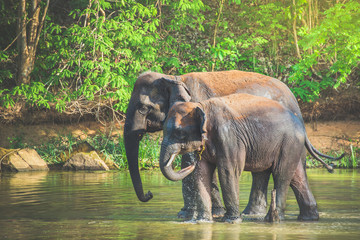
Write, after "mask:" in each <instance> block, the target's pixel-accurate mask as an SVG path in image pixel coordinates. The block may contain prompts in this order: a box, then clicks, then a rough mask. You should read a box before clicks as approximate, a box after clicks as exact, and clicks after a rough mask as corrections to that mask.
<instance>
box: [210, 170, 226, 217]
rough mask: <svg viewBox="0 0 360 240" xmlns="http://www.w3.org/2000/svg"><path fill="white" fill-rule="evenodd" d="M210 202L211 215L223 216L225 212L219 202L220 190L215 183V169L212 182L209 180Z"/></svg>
mask: <svg viewBox="0 0 360 240" xmlns="http://www.w3.org/2000/svg"><path fill="white" fill-rule="evenodd" d="M211 202H212V209H211V211H212V216H213V217H214V218H220V217H223V216H224V214H225V209H224V207H223V204H222V202H221V197H220V191H219V187H218V184H217V176H216V171H214V174H213V178H212V182H211Z"/></svg>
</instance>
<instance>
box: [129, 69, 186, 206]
mask: <svg viewBox="0 0 360 240" xmlns="http://www.w3.org/2000/svg"><path fill="white" fill-rule="evenodd" d="M170 78H174V77H170V76H166V75H164V74H159V73H153V72H150V73H145V74H142V75H140V76H139V77H138V79H137V80H136V82H135V85H134V89H133V92H132V94H131V98H130V102H129V105H128V109H127V112H126V120H125V127H124V143H125V150H126V156H127V160H128V166H129V172H130V175H131V180H132V182H133V186H134V189H135V192H136V195H137V197H138V199H139V200H140V201H142V202H147V201H149V200H150V199H151V198H152V193H151V192H150V191H149V192H148V193H147V194H146V195H144V191H143V187H142V182H141V178H140V173H139V164H138V154H139V142H140V140H141V139H142V137H143V135H144V133H146V132H156V131H160V130H161V129H162V126H163V123H164V121H165V118H166V115H167V113H168V110H169V108H170V107H171V106H172V105H173V104H174V103H175V102H177V101H190V99H191V97H190V93H189V91H188V89H187V87H186V85H185V84H184V83H183V82H181V81H179V80H177V78H176V77H175V79H174V80H173V79H170Z"/></svg>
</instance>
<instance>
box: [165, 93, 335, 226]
mask: <svg viewBox="0 0 360 240" xmlns="http://www.w3.org/2000/svg"><path fill="white" fill-rule="evenodd" d="M163 132H164V139H163V142H162V145H161V153H160V168H161V171H162V173H163V174H164V176H165V177H166V178H168V179H169V180H173V181H178V180H182V179H184V178H185V177H186V176H187V175H189V174H190V173H191V172H192V171H194V169H195V173H194V174H193V175H194V178H195V184H194V192H195V193H196V194H197V198H196V201H195V203H196V208H195V209H196V211H195V214H194V216H193V219H196V220H201V221H204V220H205V221H211V220H212V214H211V205H212V203H211V198H210V196H211V181H212V176H213V174H214V171H215V168H217V169H218V176H219V180H220V186H221V190H222V193H223V200H224V203H225V208H226V214H225V216H224V218H223V220H224V221H227V222H237V221H239V220H241V217H240V211H239V177H240V175H241V173H242V171H244V170H245V171H251V172H268V173H272V175H273V178H274V189H276V209H277V211H278V213H279V216H280V219H283V218H284V210H285V201H286V194H287V192H288V187H289V185H290V183H291V181H292V179H293V177H294V175H295V174H296V173H297V172H300V173H301V176H298V178H299V179H300V181H301V182H302V183H301V185H302V186H307V185H308V183H307V177H306V175H305V172H304V170H303V163H302V161H301V156H302V154H303V152H304V149H305V147H306V149H307V150H308V151H309V153H310V154H311V155H312V156H313V157H315V158H316V159H318V160H319V161H321V162H322V163H323V164H324V165H325V166H326V167H327V168H328V170H329V171H332V167H330V166H328V165H326V164H325V163H324V162H323V161H322V160H321V159H320V158H319V157H318V156H317V155H316V154H315V153H314V151H313V150H312V148H311V144H310V142H309V140H308V138H307V136H306V131H305V128H304V126H303V123H302V122H301V121H300V120H299V118H298V117H296V116H295V115H294V113H293V112H292V111H290V110H288V109H287V108H285V107H284V106H283V105H282V104H280V103H279V102H276V101H273V100H270V99H268V98H265V97H258V96H253V95H249V94H243V93H241V94H232V95H229V96H225V97H220V98H211V99H209V100H205V101H201V102H199V103H193V102H186V103H176V104H174V105H173V107H172V108H171V109H170V111H169V113H168V116H167V119H166V121H165V124H164V130H163ZM194 151H196V152H198V153H199V154H201V156H200V157H201V158H200V157H198V158H197V159H194V162H193V163H192V164H191V165H189V166H188V167H186V168H184V169H182V170H180V171H179V172H175V171H174V170H173V168H172V163H173V160H174V159H175V157H176V156H177V155H178V154H187V153H190V152H194ZM195 166H196V167H195ZM302 191H307V192H306V193H305V192H302ZM297 194H299V196H296V197H297V199H299V197H301V196H312V194H311V192H310V190H309V189H308V188H306V189H299V193H298V192H295V195H297ZM300 207H301V206H300ZM309 207H311V208H312V211H313V212H317V209H316V202H315V199H311V200H310V202H309ZM300 218H301V217H300Z"/></svg>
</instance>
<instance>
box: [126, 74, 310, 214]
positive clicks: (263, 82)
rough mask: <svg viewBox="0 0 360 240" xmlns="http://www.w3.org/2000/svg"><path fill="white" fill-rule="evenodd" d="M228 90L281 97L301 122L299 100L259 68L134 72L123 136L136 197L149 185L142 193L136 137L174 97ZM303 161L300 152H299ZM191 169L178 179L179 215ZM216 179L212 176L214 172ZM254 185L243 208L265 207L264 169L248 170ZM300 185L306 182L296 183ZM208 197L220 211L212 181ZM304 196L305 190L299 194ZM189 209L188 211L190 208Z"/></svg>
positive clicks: (188, 194) (187, 199) (152, 126)
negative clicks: (180, 185)
mask: <svg viewBox="0 0 360 240" xmlns="http://www.w3.org/2000/svg"><path fill="white" fill-rule="evenodd" d="M233 93H248V94H252V95H256V96H265V97H267V98H270V99H273V100H275V101H278V102H280V103H281V104H283V105H284V106H286V107H287V108H288V109H290V111H292V112H293V113H294V114H295V115H296V116H297V117H298V118H299V120H300V122H303V120H302V117H301V112H300V109H299V106H298V103H297V101H296V99H295V97H294V95H293V94H292V93H291V91H290V90H289V88H288V87H287V86H286V85H285V84H284V83H282V82H281V81H279V80H277V79H274V78H271V77H268V76H264V75H261V74H258V73H252V72H242V71H225V72H211V73H210V72H209V73H207V72H205V73H189V74H185V75H182V76H177V77H175V76H170V75H164V74H160V73H155V72H147V73H144V74H142V75H140V76H139V77H138V79H137V80H136V82H135V85H134V89H133V92H132V95H131V99H130V102H129V105H128V109H127V113H126V120H125V127H124V142H125V148H126V155H127V159H128V165H129V171H130V175H131V179H132V182H133V186H134V189H135V192H136V194H137V197H138V199H139V200H140V201H143V202H146V201H148V200H150V199H151V198H152V194H151V192H150V191H149V192H148V193H147V194H144V192H143V187H142V181H141V178H140V173H139V167H138V150H139V142H140V141H141V139H142V137H143V134H144V133H146V132H156V131H160V130H162V129H163V124H164V121H165V118H166V116H167V114H168V111H169V108H170V107H171V106H172V105H173V104H174V103H176V102H198V101H202V100H206V99H209V98H212V97H219V96H225V95H229V94H233ZM189 159H191V158H190V157H188V156H187V155H183V160H182V166H183V167H184V168H185V167H187V166H189V165H190V163H191V161H190V160H189ZM303 163H305V158H303ZM191 176H192V174H190V175H189V176H188V177H187V178H185V179H184V180H183V197H184V208H183V209H182V210H183V211H182V212H181V213H182V214H181V215H182V216H185V217H186V216H187V215H188V214H187V212H191V211H192V208H193V202H194V194H193V191H192V189H191V186H192V182H193V179H192V177H191ZM213 178H214V179H216V177H213ZM253 179H254V181H253V186H252V190H251V194H250V199H249V204H248V206H247V207H246V209H245V212H246V213H252V214H254V213H255V214H256V213H265V211H266V188H264V187H263V186H264V185H267V182H268V179H269V174H257V173H256V174H253ZM292 184H295V186H294V187H295V188H297V189H302V188H304V187H306V186H297V184H299V182H298V181H296V182H293V183H292ZM212 186H213V188H212V189H213V190H212V193H213V194H212V201H213V207H214V209H218V213H219V215H221V211H222V209H223V208H222V206H221V200H220V196H219V191H218V188H217V186H216V181H215V182H213V184H212ZM304 198H305V199H308V198H309V196H304ZM190 215H191V214H190Z"/></svg>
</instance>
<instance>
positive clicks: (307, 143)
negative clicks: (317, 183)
mask: <svg viewBox="0 0 360 240" xmlns="http://www.w3.org/2000/svg"><path fill="white" fill-rule="evenodd" d="M305 147H306V149H307V150H308V152H309V153H310V154H311V156H313V157H314V158H315V159H316V160H318V161H319V162H321V163H322V164H323V165H324V167H325V168H326V169H327V170H328V171H329V173H333V172H334V168H333V167H332V166H330V165H329V164H327V163H326V162H324V160H322V159H321V158H320V157H319V156H318V155H316V153H317V152H319V151H318V150H316V151H314V149H315V148H314V146H313V145H311V143H310V140H309V138H308V137H307V136H306V138H305ZM319 155H320V156H323V155H324V154H322V153H321V154H319ZM325 156H326V155H325Z"/></svg>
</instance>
